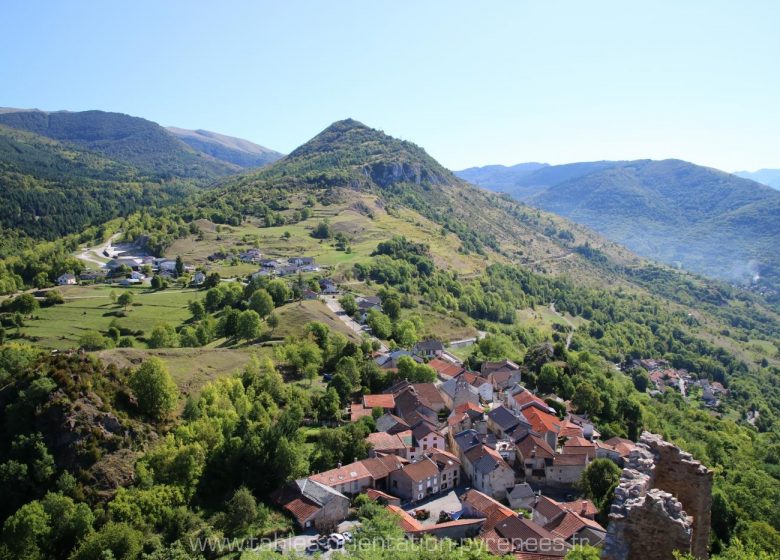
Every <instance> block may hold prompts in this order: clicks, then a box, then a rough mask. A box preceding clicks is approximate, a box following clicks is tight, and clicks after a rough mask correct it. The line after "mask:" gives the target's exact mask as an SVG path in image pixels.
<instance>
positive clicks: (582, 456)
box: [553, 453, 589, 467]
mask: <svg viewBox="0 0 780 560" xmlns="http://www.w3.org/2000/svg"><path fill="white" fill-rule="evenodd" d="M588 458H589V457H588V455H587V454H586V453H567V454H565V455H564V454H559V455H556V456H555V458H554V459H553V465H555V466H556V467H575V466H580V465H585V464H587V462H588Z"/></svg>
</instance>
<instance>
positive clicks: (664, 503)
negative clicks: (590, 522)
mask: <svg viewBox="0 0 780 560" xmlns="http://www.w3.org/2000/svg"><path fill="white" fill-rule="evenodd" d="M711 504H712V471H710V470H709V469H707V468H706V467H704V466H703V465H702V464H701V463H699V462H698V461H696V460H694V459H693V457H692V456H691V455H690V454H689V453H685V452H684V451H682V450H681V449H680V448H679V447H676V446H675V445H672V444H671V443H669V442H667V441H664V440H663V439H662V438H661V437H660V436H657V435H655V434H651V433H649V432H644V433H643V434H642V437H641V438H640V440H639V443H638V444H637V447H636V449H635V450H634V451H632V452H631V455H630V456H629V458H628V461H627V462H626V466H625V468H624V469H623V472H622V474H621V477H620V484H619V485H618V487H617V488H616V489H615V499H614V500H613V502H612V509H611V510H610V515H609V518H610V521H609V527H608V529H607V536H606V539H605V541H604V551H603V554H602V558H604V559H605V560H646V559H653V558H659V559H665V558H672V551H674V550H680V551H684V552H690V553H691V554H693V555H694V556H695V557H696V558H707V556H708V554H707V543H708V541H709V534H710V507H711Z"/></svg>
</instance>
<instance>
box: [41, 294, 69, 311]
mask: <svg viewBox="0 0 780 560" xmlns="http://www.w3.org/2000/svg"><path fill="white" fill-rule="evenodd" d="M43 300H44V303H45V304H46V306H47V307H51V306H52V305H60V304H62V303H65V298H63V297H62V292H60V291H59V290H49V291H48V292H46V295H45V296H44V298H43Z"/></svg>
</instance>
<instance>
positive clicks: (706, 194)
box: [493, 160, 780, 297]
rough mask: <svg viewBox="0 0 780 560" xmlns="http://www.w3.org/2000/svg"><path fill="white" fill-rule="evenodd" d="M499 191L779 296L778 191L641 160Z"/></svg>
mask: <svg viewBox="0 0 780 560" xmlns="http://www.w3.org/2000/svg"><path fill="white" fill-rule="evenodd" d="M499 186H500V185H498V184H494V185H493V187H494V188H499ZM501 190H504V191H505V192H508V193H510V194H511V195H512V196H514V197H516V198H518V199H520V200H524V201H526V202H528V203H529V204H532V205H534V206H537V207H539V208H543V209H545V210H548V211H550V212H555V213H556V214H559V215H561V216H565V217H567V218H569V219H571V220H574V221H576V222H578V223H581V224H583V225H585V226H588V227H590V228H592V229H593V230H595V231H597V232H599V233H601V234H603V235H605V236H606V237H608V238H609V239H612V240H614V241H617V242H619V243H621V244H623V245H625V246H626V247H628V248H629V249H631V250H633V251H635V252H637V253H638V254H640V255H643V256H646V257H649V258H652V259H655V260H659V261H662V262H665V263H668V264H672V265H679V266H682V267H683V268H685V269H688V270H691V271H694V272H697V273H701V274H705V275H708V276H711V277H713V278H719V279H723V280H727V281H731V282H737V283H743V284H753V285H754V287H755V288H756V289H758V290H760V291H764V292H766V294H767V295H769V296H770V297H776V296H777V288H778V285H780V253H778V252H777V250H776V249H775V248H776V247H777V246H778V244H780V232H779V231H778V229H777V223H778V218H780V193H778V192H777V191H775V190H773V189H771V188H769V187H766V186H765V185H761V184H759V183H756V182H753V181H750V180H747V179H742V178H739V177H736V176H734V175H730V174H728V173H723V172H721V171H717V170H715V169H711V168H706V167H701V166H697V165H694V164H691V163H687V162H684V161H680V160H664V161H652V160H639V161H629V162H592V163H577V164H569V165H561V166H550V167H545V168H543V169H539V170H537V171H534V172H531V173H526V174H522V175H521V176H518V177H516V179H515V180H514V184H513V185H511V186H507V187H502V188H501Z"/></svg>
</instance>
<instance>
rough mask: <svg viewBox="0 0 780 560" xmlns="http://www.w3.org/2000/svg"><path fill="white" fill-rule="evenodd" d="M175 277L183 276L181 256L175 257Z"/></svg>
mask: <svg viewBox="0 0 780 560" xmlns="http://www.w3.org/2000/svg"><path fill="white" fill-rule="evenodd" d="M175 267H176V276H177V277H179V276H181V275H182V274H184V261H183V260H181V256H179V255H177V256H176V265H175Z"/></svg>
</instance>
